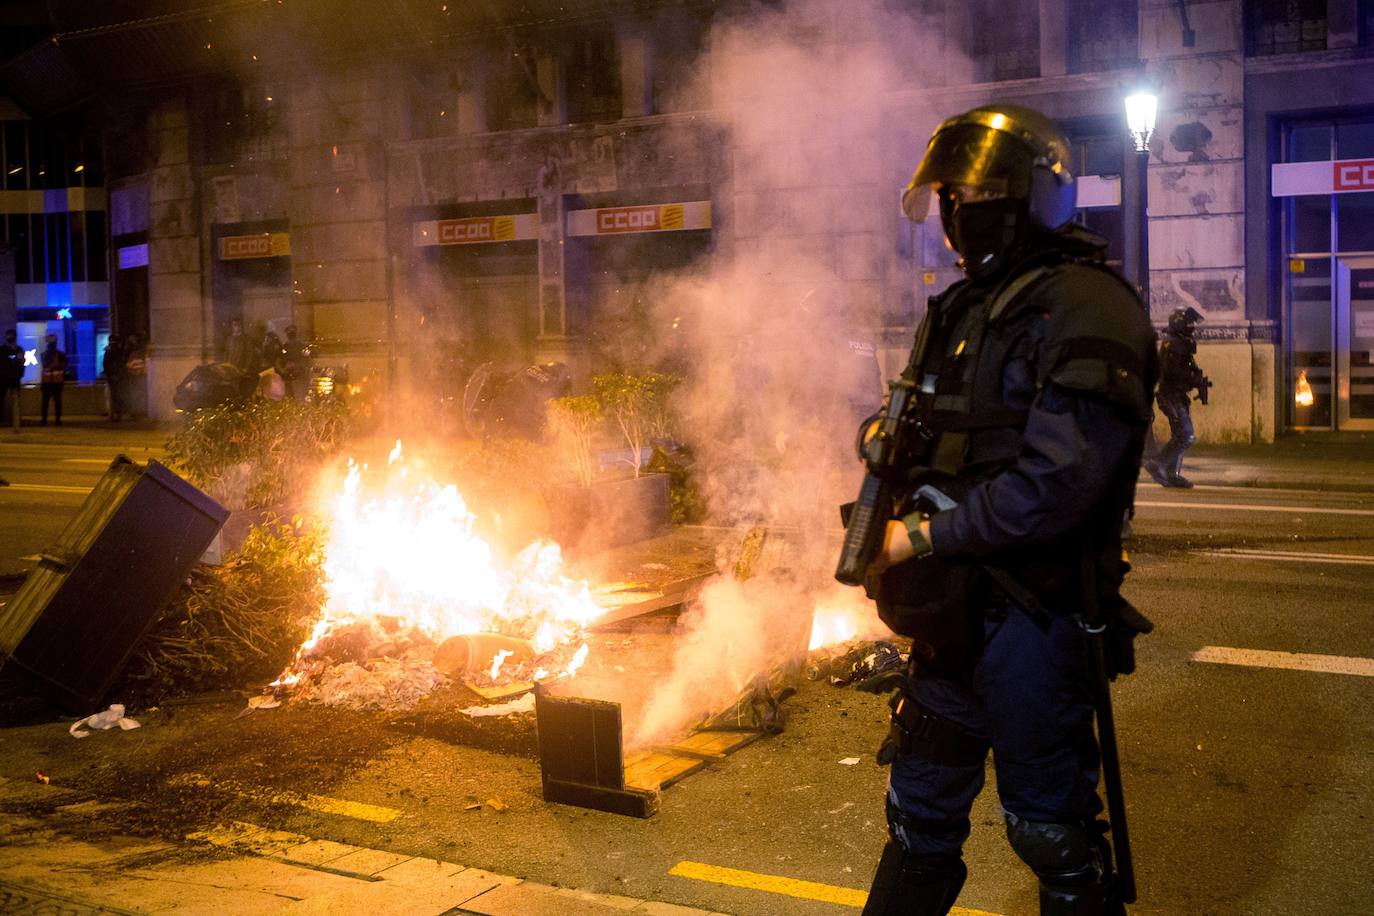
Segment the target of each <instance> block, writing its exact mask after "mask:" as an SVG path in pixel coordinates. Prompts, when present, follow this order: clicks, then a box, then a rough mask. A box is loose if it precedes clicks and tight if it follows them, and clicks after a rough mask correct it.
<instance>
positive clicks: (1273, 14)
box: [1244, 0, 1326, 57]
mask: <svg viewBox="0 0 1374 916" xmlns="http://www.w3.org/2000/svg"><path fill="white" fill-rule="evenodd" d="M1244 8H1245V53H1246V54H1247V55H1249V56H1251V57H1261V56H1263V55H1266V54H1291V53H1294V52H1297V51H1325V50H1326V0H1247V2H1246V3H1245V4H1244Z"/></svg>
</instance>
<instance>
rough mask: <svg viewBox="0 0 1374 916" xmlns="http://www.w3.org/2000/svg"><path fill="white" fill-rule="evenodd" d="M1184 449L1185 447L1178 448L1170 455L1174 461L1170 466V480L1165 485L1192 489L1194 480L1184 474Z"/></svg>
mask: <svg viewBox="0 0 1374 916" xmlns="http://www.w3.org/2000/svg"><path fill="white" fill-rule="evenodd" d="M1183 451H1184V450H1183V449H1178V450H1177V451H1176V452H1174V454H1173V455H1172V456H1170V457H1172V458H1173V462H1172V463H1171V464H1170V466H1169V482H1168V483H1167V484H1165V486H1168V487H1178V488H1180V489H1184V490H1191V489H1192V488H1193V482H1192V481H1191V480H1189V479H1188V478H1187V477H1184V476H1183Z"/></svg>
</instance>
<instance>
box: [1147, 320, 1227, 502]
mask: <svg viewBox="0 0 1374 916" xmlns="http://www.w3.org/2000/svg"><path fill="white" fill-rule="evenodd" d="M1201 320H1202V315H1201V314H1200V313H1199V312H1198V310H1197V309H1195V308H1192V307H1191V306H1189V307H1187V308H1176V309H1174V310H1173V312H1171V313H1170V315H1169V326H1168V328H1166V329H1165V331H1164V334H1163V338H1164V339H1163V340H1161V341H1160V343H1159V409H1160V411H1162V412H1163V414H1164V416H1165V417H1167V418H1168V420H1169V441H1168V442H1166V443H1164V447H1163V448H1162V449H1160V450H1159V454H1158V455H1156V456H1155V457H1154V458H1151V459H1149V460H1148V461H1146V462H1145V470H1146V471H1148V472H1149V473H1150V476H1151V477H1153V478H1154V480H1155V483H1157V484H1159V485H1160V486H1163V487H1191V486H1192V485H1193V482H1192V481H1191V480H1189V479H1188V478H1187V477H1184V476H1183V473H1182V471H1183V453H1184V452H1186V451H1188V448H1189V446H1191V445H1192V444H1193V443H1194V442H1196V441H1197V436H1196V435H1194V434H1193V417H1192V414H1191V412H1190V410H1191V407H1192V398H1191V397H1190V392H1192V391H1193V389H1197V392H1198V400H1199V401H1201V402H1202V403H1204V404H1206V403H1207V391H1208V389H1209V388H1211V386H1212V383H1211V382H1209V381H1208V380H1207V376H1205V375H1203V374H1202V370H1201V369H1200V368H1198V364H1197V341H1196V340H1195V339H1194V333H1195V332H1196V330H1197V323H1198V322H1199V321H1201Z"/></svg>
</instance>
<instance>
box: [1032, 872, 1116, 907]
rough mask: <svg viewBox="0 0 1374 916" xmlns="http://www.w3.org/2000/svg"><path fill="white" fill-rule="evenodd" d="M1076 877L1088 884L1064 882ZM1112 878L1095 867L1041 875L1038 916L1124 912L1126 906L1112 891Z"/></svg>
mask: <svg viewBox="0 0 1374 916" xmlns="http://www.w3.org/2000/svg"><path fill="white" fill-rule="evenodd" d="M1075 879H1083V880H1086V881H1088V882H1089V883H1087V884H1068V883H1063V882H1067V881H1071V880H1075ZM1113 883H1114V882H1112V880H1111V879H1110V878H1108V877H1106V876H1104V875H1102V874H1101V873H1099V872H1097V871H1095V870H1094V871H1093V872H1091V873H1089V874H1083V875H1056V876H1055V878H1054V882H1053V883H1051V882H1050V881H1048V880H1046V879H1045V878H1044V877H1042V878H1041V879H1040V916H1125V914H1126V908H1125V907H1124V906H1122V904H1121V903H1120V901H1118V900H1117V899H1116V895H1115V893H1113V891H1114V888H1113Z"/></svg>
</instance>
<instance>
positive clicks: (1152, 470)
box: [1142, 458, 1169, 487]
mask: <svg viewBox="0 0 1374 916" xmlns="http://www.w3.org/2000/svg"><path fill="white" fill-rule="evenodd" d="M1142 464H1143V465H1144V467H1145V472H1146V473H1147V474H1149V475H1150V478H1151V479H1152V480H1153V481H1154V482H1155V483H1157V484H1159V485H1160V486H1161V487H1167V486H1169V473H1168V471H1166V470H1165V469H1164V465H1162V464H1161V463H1160V462H1159V460H1157V459H1155V458H1146V459H1145V461H1144V462H1142Z"/></svg>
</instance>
